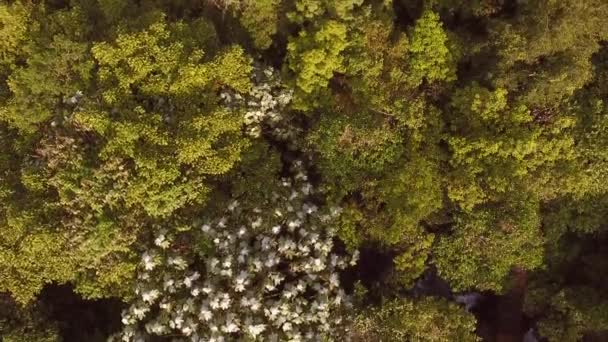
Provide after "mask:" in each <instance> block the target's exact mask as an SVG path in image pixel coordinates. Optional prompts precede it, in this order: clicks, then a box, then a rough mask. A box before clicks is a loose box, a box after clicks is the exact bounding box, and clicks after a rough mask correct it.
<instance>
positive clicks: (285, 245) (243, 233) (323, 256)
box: [121, 162, 357, 341]
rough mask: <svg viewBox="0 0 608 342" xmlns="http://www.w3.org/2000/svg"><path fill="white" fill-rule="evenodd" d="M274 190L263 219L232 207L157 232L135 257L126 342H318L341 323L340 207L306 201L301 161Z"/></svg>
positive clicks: (344, 262)
mask: <svg viewBox="0 0 608 342" xmlns="http://www.w3.org/2000/svg"><path fill="white" fill-rule="evenodd" d="M293 172H294V175H295V176H294V177H293V178H291V179H284V180H282V181H281V184H278V185H277V187H276V189H277V190H276V191H273V196H272V197H273V206H272V207H271V208H269V209H266V210H265V211H269V213H266V212H263V211H262V210H260V209H258V208H255V207H253V208H251V207H249V206H247V205H246V204H241V203H239V202H238V201H236V200H235V201H233V202H232V203H230V204H229V205H228V206H227V208H226V211H225V212H224V213H223V216H221V217H218V218H215V219H212V220H208V221H206V222H203V223H202V224H201V225H200V227H199V228H198V231H196V232H188V233H182V234H190V235H189V236H188V238H189V239H191V240H190V242H192V245H194V246H204V247H198V248H199V249H200V251H199V252H198V255H199V257H194V255H195V254H194V253H191V254H188V253H184V252H183V250H182V248H181V246H180V245H179V243H178V240H183V239H180V236H177V235H176V236H171V235H170V234H167V233H166V232H160V233H158V234H157V236H156V237H155V239H154V245H153V247H152V248H150V249H149V250H147V251H146V252H145V253H144V254H143V255H142V261H141V267H140V269H141V271H140V274H139V275H138V284H137V289H136V294H137V299H136V300H135V301H134V302H133V303H132V305H131V307H130V308H129V309H128V310H126V311H125V312H124V313H123V323H124V325H125V328H124V330H123V332H122V336H121V337H122V339H123V340H124V341H132V340H138V339H142V340H148V338H147V336H149V335H172V336H175V335H179V336H182V337H181V338H182V339H183V340H190V341H232V340H243V339H246V340H261V341H321V340H326V339H327V338H330V335H331V332H332V331H333V330H334V328H335V327H336V326H337V325H340V324H341V318H340V315H339V311H340V308H341V307H342V306H343V305H344V304H347V301H346V299H347V298H346V296H345V294H344V292H343V290H342V289H341V288H340V280H339V276H338V273H337V272H338V271H339V270H341V269H344V268H345V267H347V266H348V265H349V264H354V263H355V262H356V259H357V255H353V256H352V257H347V256H342V255H338V254H336V253H335V252H334V251H335V248H334V245H333V239H334V235H335V230H334V229H333V228H332V226H331V225H332V222H333V221H334V219H335V217H336V216H337V215H339V213H340V210H338V209H326V208H323V207H320V206H318V205H317V204H315V203H314V201H313V200H312V198H313V196H314V188H313V186H312V185H311V184H310V183H309V182H308V177H307V175H306V174H305V172H304V171H303V168H302V165H301V162H296V164H295V165H294V169H293Z"/></svg>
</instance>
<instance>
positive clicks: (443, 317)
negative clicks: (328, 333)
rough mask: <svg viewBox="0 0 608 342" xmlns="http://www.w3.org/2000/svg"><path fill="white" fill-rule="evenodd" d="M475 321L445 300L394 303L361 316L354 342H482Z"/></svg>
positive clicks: (357, 319)
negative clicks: (476, 333) (476, 332)
mask: <svg viewBox="0 0 608 342" xmlns="http://www.w3.org/2000/svg"><path fill="white" fill-rule="evenodd" d="M474 331H475V317H474V316H473V315H472V314H470V313H468V312H466V311H464V310H463V308H460V307H458V306H457V305H455V304H454V303H450V302H448V301H447V300H445V299H439V298H433V297H425V298H422V299H419V300H410V299H395V300H392V301H389V302H387V303H384V304H383V305H382V307H380V308H374V309H371V310H369V311H363V312H362V313H360V314H359V315H358V316H357V317H356V318H355V321H354V323H353V326H352V328H351V333H350V334H351V338H352V339H353V341H371V340H378V341H433V342H439V341H446V342H447V341H479V340H480V339H479V337H477V336H476V335H475V333H474Z"/></svg>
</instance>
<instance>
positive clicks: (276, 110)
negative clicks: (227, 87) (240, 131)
mask: <svg viewBox="0 0 608 342" xmlns="http://www.w3.org/2000/svg"><path fill="white" fill-rule="evenodd" d="M254 84H255V85H254V86H253V89H252V90H251V91H250V92H249V94H248V95H247V97H243V96H241V95H240V94H231V93H229V92H228V91H226V92H224V93H222V94H221V98H222V99H223V100H224V102H225V103H226V104H227V105H229V106H239V105H245V106H246V108H247V110H246V112H245V115H244V122H245V125H246V133H247V135H249V136H251V137H253V138H258V137H260V136H261V135H262V132H263V131H264V130H266V131H267V132H268V133H269V135H271V136H272V137H273V139H277V140H281V141H290V140H292V139H293V138H294V136H295V133H296V130H295V129H294V128H293V126H292V125H288V124H286V123H285V122H284V121H285V119H286V118H285V112H286V108H287V106H288V105H289V104H290V103H291V100H292V97H293V91H292V90H288V89H286V88H284V87H283V86H282V84H281V82H280V79H279V76H278V74H277V72H276V71H275V70H274V69H272V68H266V69H263V70H262V69H261V68H257V69H256V72H255V74H254Z"/></svg>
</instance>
